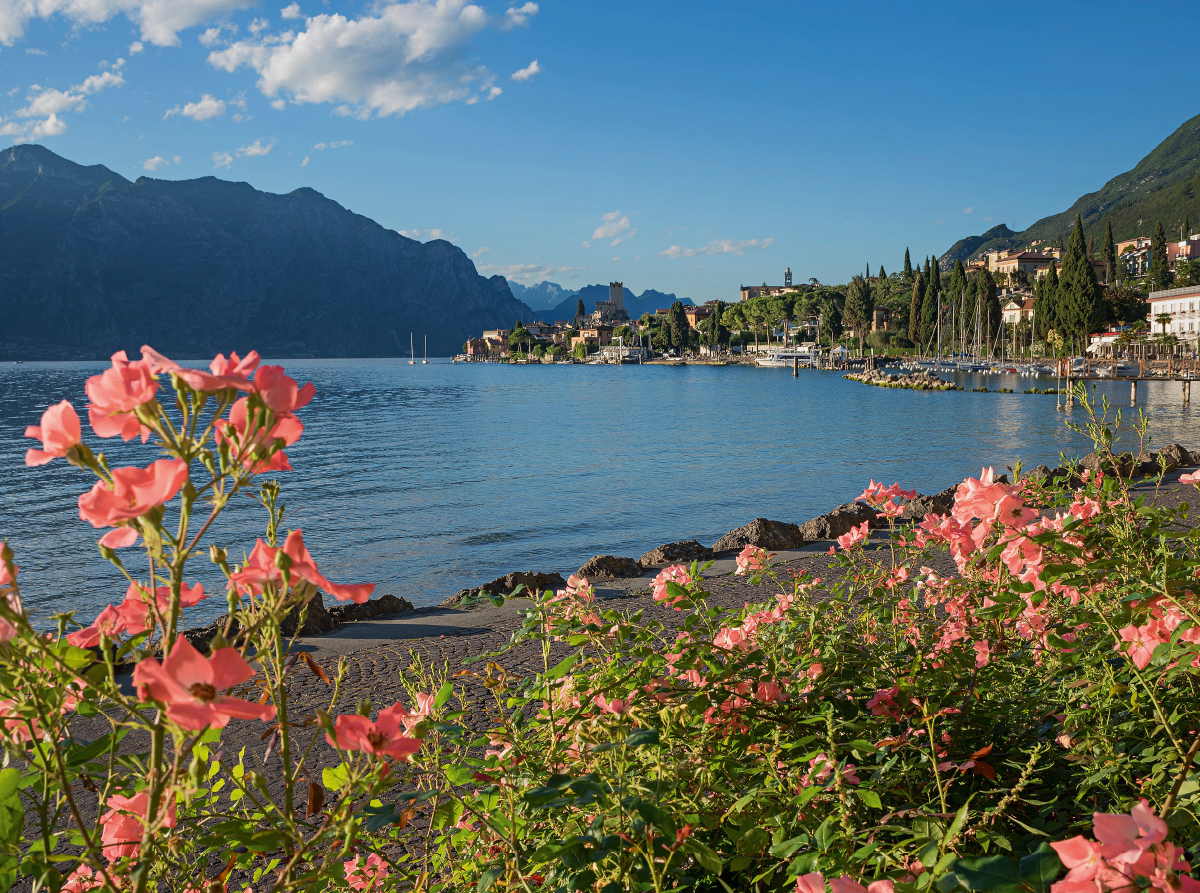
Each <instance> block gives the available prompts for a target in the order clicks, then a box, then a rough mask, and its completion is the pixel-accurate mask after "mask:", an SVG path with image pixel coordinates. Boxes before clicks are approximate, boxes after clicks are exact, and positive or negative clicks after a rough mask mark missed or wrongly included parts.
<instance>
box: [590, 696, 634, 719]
mask: <svg viewBox="0 0 1200 893" xmlns="http://www.w3.org/2000/svg"><path fill="white" fill-rule="evenodd" d="M632 700H633V698H627V699H624V700H622V699H621V698H613V699H612V700H611V701H610V700H609V699H608V698H606V697H604V695H602V694H601V695H596V697H594V698H592V703H593V704H595V705H596V706H597V707H599V708H600V712H601V713H611V714H612V715H614V716H620V715H621V714H623V713H625V711H627V710H628V709H629V705H630V702H631V701H632Z"/></svg>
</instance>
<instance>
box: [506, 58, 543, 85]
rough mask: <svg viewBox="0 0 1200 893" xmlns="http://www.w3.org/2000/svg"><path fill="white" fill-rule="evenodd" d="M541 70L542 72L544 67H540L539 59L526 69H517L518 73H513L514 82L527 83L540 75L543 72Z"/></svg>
mask: <svg viewBox="0 0 1200 893" xmlns="http://www.w3.org/2000/svg"><path fill="white" fill-rule="evenodd" d="M541 70H542V66H540V65H538V60H537V59H534V60H533V61H532V62H530V63H529V64H528V65H526V66H525V67H524V68H520V69H517V70H516V71H514V72H513V73H512V79H513V80H514V81H527V80H529V79H530V78H531V77H533V76H534V75H535V74H539V73H540V72H541Z"/></svg>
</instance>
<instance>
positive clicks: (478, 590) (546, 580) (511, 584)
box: [441, 571, 567, 607]
mask: <svg viewBox="0 0 1200 893" xmlns="http://www.w3.org/2000/svg"><path fill="white" fill-rule="evenodd" d="M522 584H523V585H524V586H525V589H526V590H531V591H533V592H544V591H545V590H547V589H562V588H563V587H565V586H566V585H567V581H566V580H564V579H563V578H562V574H539V573H534V572H533V571H524V572H522V571H517V572H514V573H511V574H507V575H506V576H503V577H497V578H496V579H495V580H492V582H490V583H484V584H483V585H482V586H476V587H474V588H472V589H460V590H459V591H458V592H456V593H454V595H452V596H450V597H449V598H448V599H446V600H445V601H443V602H442V603H441V604H442V606H443V607H447V606H450V605H457V604H459V603H460V602H461V601H462V600H463V599H465V598H478V597H479V596H481V595H484V594H487V595H510V594H511V593H512V592H513V591H514V590H515V589H516V588H517V587H518V586H520V585H522Z"/></svg>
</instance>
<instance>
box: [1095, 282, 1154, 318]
mask: <svg viewBox="0 0 1200 893" xmlns="http://www.w3.org/2000/svg"><path fill="white" fill-rule="evenodd" d="M1104 304H1105V310H1106V315H1107V318H1108V321H1109V322H1111V323H1114V324H1115V325H1118V326H1130V325H1133V324H1134V323H1136V322H1139V321H1142V320H1145V319H1146V316H1147V315H1148V314H1149V313H1150V305H1149V304H1148V303H1147V302H1146V299H1145V297H1144V296H1143V295H1142V293H1141V292H1139V291H1138V290H1137V289H1135V288H1130V287H1129V286H1127V285H1114V286H1112V287H1111V288H1109V289H1107V290H1106V291H1105V292H1104Z"/></svg>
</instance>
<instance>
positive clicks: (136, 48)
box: [129, 40, 145, 56]
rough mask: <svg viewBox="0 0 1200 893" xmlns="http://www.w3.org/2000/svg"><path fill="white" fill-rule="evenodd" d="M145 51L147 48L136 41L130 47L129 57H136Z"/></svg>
mask: <svg viewBox="0 0 1200 893" xmlns="http://www.w3.org/2000/svg"><path fill="white" fill-rule="evenodd" d="M144 49H145V47H144V46H142V42H141V41H140V40H135V41H134V42H133V43H131V44H130V45H129V55H131V56H136V55H137V54H138V53H140V52H141V51H142V50H144Z"/></svg>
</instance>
